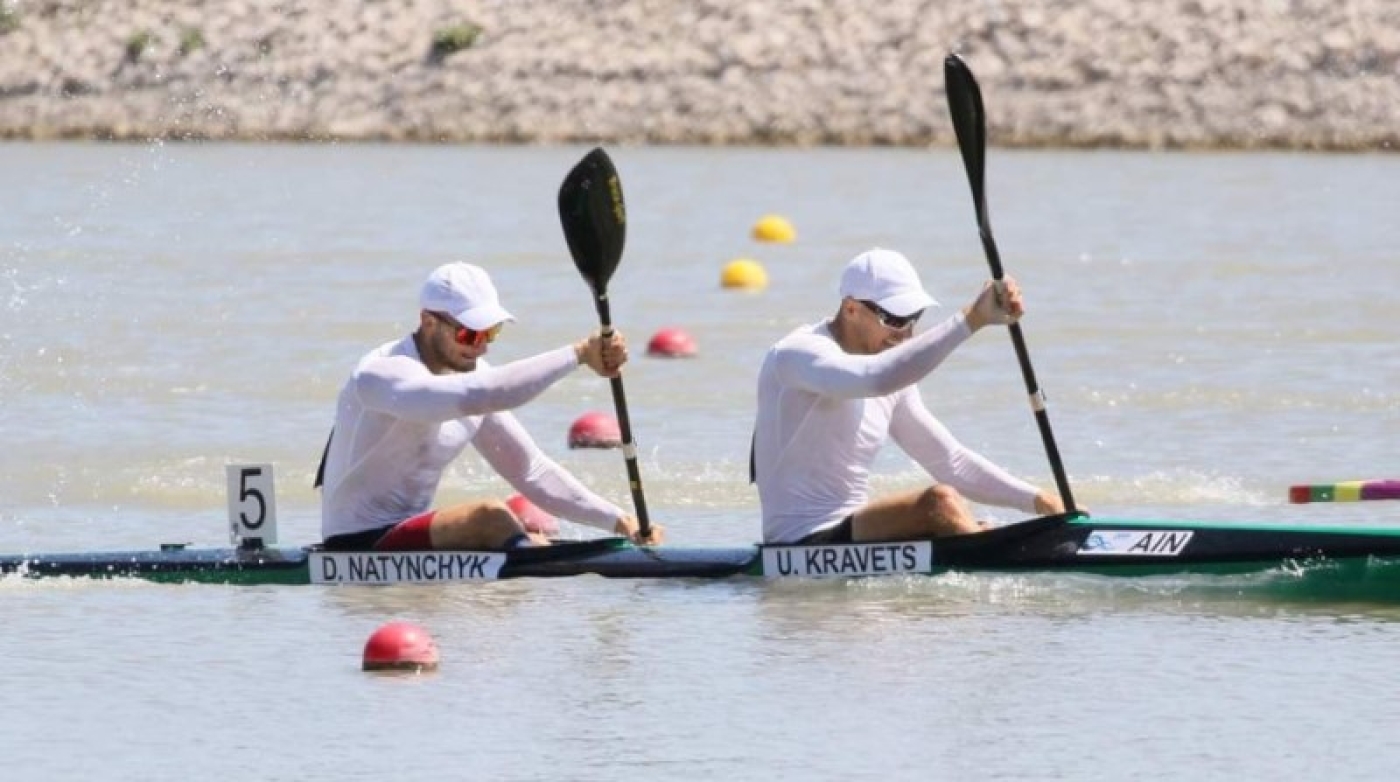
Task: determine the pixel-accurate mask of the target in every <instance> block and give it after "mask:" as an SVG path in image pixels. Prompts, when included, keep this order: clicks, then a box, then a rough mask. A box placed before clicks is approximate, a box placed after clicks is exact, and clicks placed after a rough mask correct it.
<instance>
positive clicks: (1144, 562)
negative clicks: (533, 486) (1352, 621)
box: [0, 515, 1400, 598]
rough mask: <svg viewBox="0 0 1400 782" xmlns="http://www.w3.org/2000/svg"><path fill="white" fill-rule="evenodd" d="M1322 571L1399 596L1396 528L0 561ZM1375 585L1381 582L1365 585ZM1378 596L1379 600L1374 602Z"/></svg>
mask: <svg viewBox="0 0 1400 782" xmlns="http://www.w3.org/2000/svg"><path fill="white" fill-rule="evenodd" d="M1317 568H1322V569H1324V570H1327V571H1329V572H1333V573H1338V572H1345V573H1347V574H1348V575H1347V578H1352V579H1361V580H1367V581H1371V582H1374V581H1375V579H1376V577H1377V576H1378V575H1386V576H1389V579H1388V580H1387V581H1386V583H1385V585H1383V586H1382V587H1381V590H1380V592H1379V596H1380V597H1392V598H1400V527H1379V528H1365V527H1341V526H1304V525H1283V524H1267V525H1266V524H1248V523H1229V522H1201V521H1142V520H1121V519H1100V518H1093V517H1088V516H1083V515H1074V516H1047V517H1043V518H1038V519H1031V520H1029V521H1023V522H1020V523H1016V524H1010V525H1007V526H1003V527H997V528H993V529H989V530H985V531H982V532H978V533H975V534H970V535H960V536H955V537H947V538H936V539H932V540H907V541H894V542H886V543H852V544H835V545H819V546H806V545H752V544H751V545H743V546H733V547H699V546H678V545H663V546H651V547H639V546H634V545H632V544H631V543H629V542H628V541H626V540H625V539H623V538H598V539H593V540H585V541H562V542H559V543H557V544H555V545H552V546H540V547H531V548H520V549H514V550H511V551H508V552H493V551H417V552H332V551H325V550H323V549H321V548H320V547H319V546H302V547H288V546H282V547H278V546H268V547H263V546H260V545H257V544H256V543H255V542H250V541H243V542H242V543H241V544H240V545H238V546H229V547H223V548H192V547H189V546H187V545H184V544H165V545H162V546H160V547H159V548H156V549H151V550H140V551H111V552H86V553H68V554H18V555H3V556H0V574H5V575H8V576H12V577H25V578H45V577H54V576H67V577H81V578H134V579H144V580H148V581H156V582H174V583H183V582H199V583H217V584H243V585H260V584H317V585H386V584H400V583H419V584H444V583H460V582H487V581H495V580H500V579H509V578H552V577H564V576H581V575H596V576H603V577H607V578H642V579H647V578H655V579H661V578H689V579H719V578H729V577H737V576H747V577H761V578H768V579H827V578H867V577H879V576H904V577H912V576H929V575H938V574H942V573H948V572H968V573H976V572H984V571H985V572H1020V573H1054V572H1069V573H1088V574H1098V575H1103V576H1114V577H1150V576H1160V575H1187V574H1217V575H1219V574H1246V573H1261V572H1266V571H1276V572H1280V573H1301V572H1305V571H1307V570H1309V569H1317ZM1371 586H1373V587H1375V586H1381V585H1377V584H1375V583H1372V584H1371ZM1373 596H1374V595H1373Z"/></svg>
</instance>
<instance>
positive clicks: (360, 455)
mask: <svg viewBox="0 0 1400 782" xmlns="http://www.w3.org/2000/svg"><path fill="white" fill-rule="evenodd" d="M577 366H578V359H577V358H576V357H575V355H574V349H573V348H572V347H563V348H559V349H558V350H552V351H550V352H548V353H541V354H540V355H538V356H533V357H531V358H526V359H521V360H520V361H513V362H511V363H509V364H505V365H504V366H500V367H492V366H490V365H488V364H487V363H486V362H485V361H484V360H482V359H477V362H476V369H475V370H473V371H471V372H459V373H452V374H446V375H434V374H433V373H432V372H430V371H429V370H428V368H427V366H425V365H424V364H423V360H422V359H421V358H420V357H419V355H418V348H417V346H416V345H414V343H413V336H412V335H409V336H407V337H404V338H403V339H401V340H399V341H397V342H390V343H387V344H385V345H381V346H380V347H378V348H376V349H375V350H372V351H370V352H369V353H368V354H367V355H365V357H364V358H362V359H360V363H359V364H358V365H357V366H356V367H355V371H354V373H353V374H351V376H350V379H349V380H348V381H346V383H345V386H344V387H343V388H342V389H341V390H340V397H339V399H338V401H337V404H336V413H335V431H334V434H333V435H332V436H331V445H330V450H329V452H328V453H327V454H326V474H325V482H324V486H323V487H322V492H321V534H322V537H323V538H328V537H331V536H332V535H345V534H350V533H355V532H364V531H366V530H371V529H376V528H379V527H386V526H389V525H391V524H397V523H398V522H400V521H403V520H404V519H407V518H409V517H411V516H415V515H417V514H419V513H423V512H425V511H427V510H428V509H429V507H431V505H432V502H433V496H434V495H435V494H436V493H437V487H438V483H439V482H440V481H441V480H442V474H443V471H444V470H445V469H447V465H448V464H450V463H451V462H452V460H453V459H455V458H457V455H458V454H460V453H461V452H462V450H463V449H464V448H466V446H467V444H468V443H470V444H471V445H473V446H474V447H475V448H476V450H477V451H478V452H480V453H481V455H482V456H483V457H484V458H485V459H486V461H487V463H489V464H490V465H491V467H492V468H493V469H495V471H496V472H497V473H499V474H500V475H501V477H503V478H505V479H506V481H508V482H509V483H510V485H511V486H513V487H514V488H515V489H516V491H519V492H520V493H521V494H523V495H525V497H526V498H528V499H529V500H530V501H531V502H533V503H535V504H536V505H538V506H539V507H540V508H541V509H543V510H545V511H546V512H548V513H551V514H553V515H555V516H560V517H563V518H566V519H569V520H570V521H577V522H582V523H585V524H590V525H592V526H595V527H599V528H601V529H604V530H607V531H609V532H611V531H612V529H613V525H614V524H616V523H617V520H618V519H619V518H620V517H621V516H622V515H623V511H622V510H621V509H620V508H618V507H617V506H616V505H613V504H612V503H610V502H608V501H607V500H604V499H603V498H601V497H599V496H598V495H596V494H594V493H593V492H591V491H589V490H588V489H587V488H586V487H585V486H584V485H583V484H581V483H579V481H578V479H576V478H574V477H573V476H572V475H570V474H569V473H568V472H567V471H566V470H564V468H562V467H560V466H559V465H558V464H556V463H555V462H554V461H553V460H552V459H550V458H549V457H547V456H545V455H544V453H543V452H541V451H540V449H539V447H538V446H537V445H535V442H534V440H532V439H531V438H530V435H529V434H528V433H526V431H525V429H524V427H522V426H521V425H520V422H519V421H517V420H516V418H515V416H513V415H511V414H510V413H509V412H507V411H509V410H511V409H513V408H516V407H519V406H520V405H522V404H524V403H526V402H528V401H530V400H531V399H534V398H535V397H536V396H538V395H539V394H540V393H541V392H542V391H544V390H545V389H546V388H549V387H550V386H551V385H553V384H554V383H555V382H556V381H558V380H559V379H560V378H562V377H564V376H565V375H567V374H569V373H570V372H572V371H573V370H574V369H575V367H577Z"/></svg>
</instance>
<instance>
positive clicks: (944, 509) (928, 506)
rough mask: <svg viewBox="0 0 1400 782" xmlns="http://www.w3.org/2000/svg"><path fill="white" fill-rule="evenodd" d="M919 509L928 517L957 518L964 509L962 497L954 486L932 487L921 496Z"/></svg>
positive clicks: (940, 485)
mask: <svg viewBox="0 0 1400 782" xmlns="http://www.w3.org/2000/svg"><path fill="white" fill-rule="evenodd" d="M919 508H920V510H922V511H923V513H924V515H925V516H926V517H932V518H942V519H951V518H957V517H958V516H959V514H960V513H961V509H962V495H961V494H959V493H958V490H957V489H954V488H953V487H952V486H946V485H944V484H939V485H937V486H930V487H928V488H927V489H925V490H924V493H923V494H921V495H920V496H919Z"/></svg>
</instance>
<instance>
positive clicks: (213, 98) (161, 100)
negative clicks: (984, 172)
mask: <svg viewBox="0 0 1400 782" xmlns="http://www.w3.org/2000/svg"><path fill="white" fill-rule="evenodd" d="M950 50H957V51H959V52H961V53H962V54H963V55H964V56H965V57H966V59H967V60H968V62H969V63H970V64H971V65H972V67H973V70H974V71H975V72H976V74H977V75H978V78H979V79H980V81H981V82H982V86H983V91H984V94H985V97H986V102H987V107H988V115H989V121H990V126H991V127H990V133H991V137H992V141H993V143H997V144H1016V145H1070V146H1089V145H1108V146H1131V147H1244V148H1255V147H1279V148H1298V149H1367V150H1369V149H1376V150H1380V149H1391V148H1393V147H1394V146H1395V145H1396V143H1397V138H1400V3H1397V2H1393V0H1160V1H1159V2H1142V1H1141V0H1083V1H1082V2H1066V1H1064V0H967V1H966V2H945V1H943V0H884V1H883V2H867V0H619V1H618V2H611V1H607V2H605V1H603V0H474V1H473V0H460V1H458V2H451V1H449V0H393V1H392V2H389V1H387V0H385V1H380V2H376V1H374V0H304V1H303V2H278V1H276V0H127V1H126V2H117V1H115V0H96V1H94V0H0V137H10V138H31V139H44V138H87V137H97V138H120V139H141V138H151V137H164V138H221V139H222V138H231V139H293V140H300V139H353V140H372V139H384V140H428V141H507V142H527V143H528V142H556V141H598V140H602V141H614V142H646V143H702V144H706V143H735V144H748V143H757V144H928V143H936V144H948V143H951V141H952V132H951V128H950V126H949V123H948V120H947V116H946V108H945V104H944V98H943V71H942V60H943V57H944V55H945V54H946V53H947V52H949V51H950Z"/></svg>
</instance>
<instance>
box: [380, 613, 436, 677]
mask: <svg viewBox="0 0 1400 782" xmlns="http://www.w3.org/2000/svg"><path fill="white" fill-rule="evenodd" d="M363 667H364V670H366V671H413V672H420V671H435V670H437V667H438V649H437V643H436V642H434V641H433V637H432V636H430V635H428V631H427V630H424V629H423V628H421V627H419V626H418V625H415V624H411V623H409V622H390V623H389V624H386V625H384V626H383V627H381V628H379V629H378V630H375V631H374V634H373V635H371V636H370V637H369V640H368V641H366V642H365V658H364V666H363Z"/></svg>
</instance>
